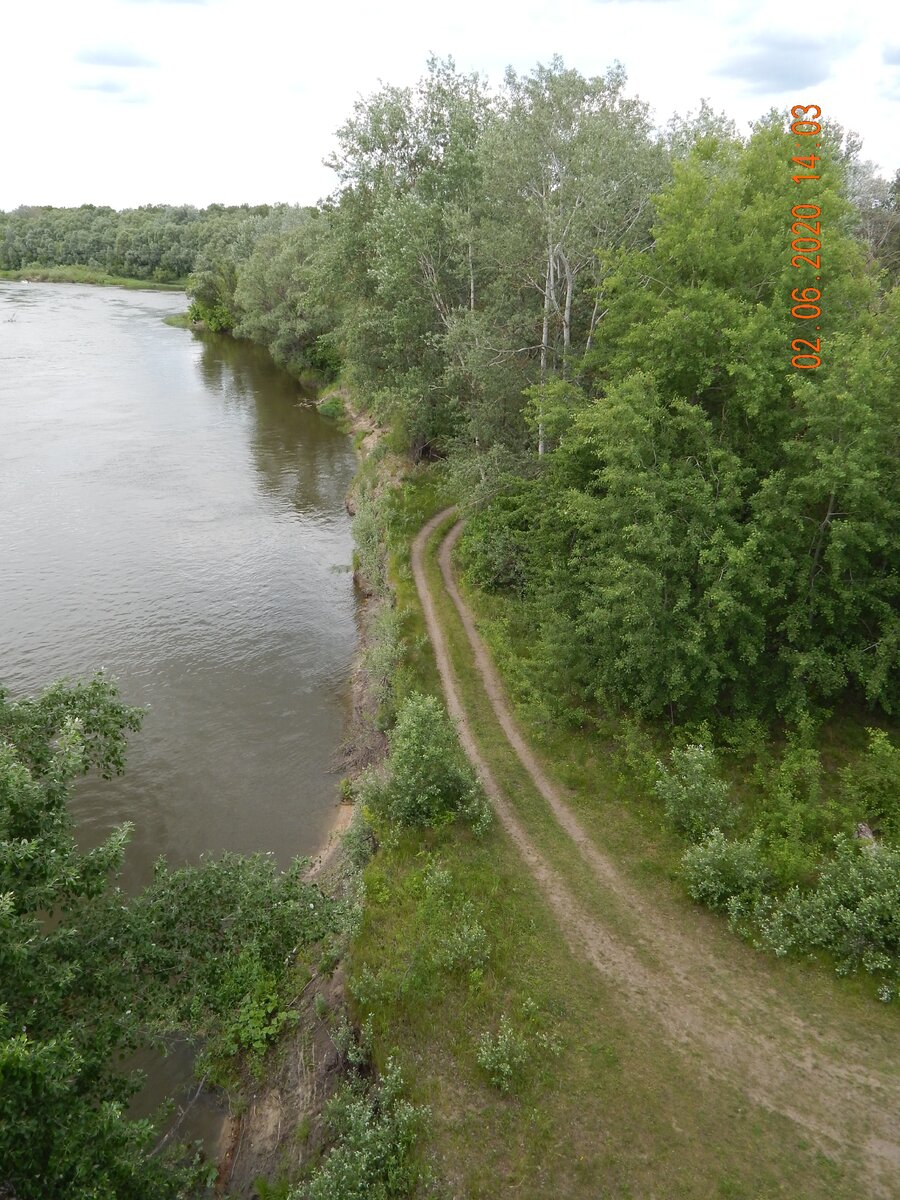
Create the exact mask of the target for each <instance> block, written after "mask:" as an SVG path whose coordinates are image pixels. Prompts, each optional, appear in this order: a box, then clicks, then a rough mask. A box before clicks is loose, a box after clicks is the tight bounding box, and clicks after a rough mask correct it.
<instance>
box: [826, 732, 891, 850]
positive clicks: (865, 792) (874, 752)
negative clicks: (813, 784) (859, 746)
mask: <svg viewBox="0 0 900 1200" xmlns="http://www.w3.org/2000/svg"><path fill="white" fill-rule="evenodd" d="M868 735H869V744H868V747H867V749H866V753H865V754H864V755H862V756H860V757H859V758H858V759H857V760H856V761H855V762H853V763H851V764H850V765H849V766H846V767H844V768H843V769H842V770H841V772H840V778H841V800H842V802H843V805H844V807H845V810H846V811H848V812H849V813H850V815H851V820H854V821H864V822H865V823H866V824H867V825H870V826H871V827H872V828H873V829H874V830H875V831H876V832H877V833H878V834H880V835H881V836H882V837H884V838H886V839H888V840H889V841H892V842H893V843H894V844H895V845H900V747H898V746H895V745H893V744H892V743H891V740H890V738H889V737H888V735H887V734H886V733H885V731H884V730H883V729H869V730H868Z"/></svg>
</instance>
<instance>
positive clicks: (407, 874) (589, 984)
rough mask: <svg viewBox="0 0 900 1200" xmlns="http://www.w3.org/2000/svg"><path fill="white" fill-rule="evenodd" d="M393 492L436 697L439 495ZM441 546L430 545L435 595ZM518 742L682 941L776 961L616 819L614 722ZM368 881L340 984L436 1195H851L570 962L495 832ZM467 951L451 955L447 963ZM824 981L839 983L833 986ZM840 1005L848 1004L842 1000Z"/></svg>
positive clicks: (456, 839)
mask: <svg viewBox="0 0 900 1200" xmlns="http://www.w3.org/2000/svg"><path fill="white" fill-rule="evenodd" d="M371 469H373V470H374V469H375V466H374V464H373V466H372V468H371ZM391 497H392V498H391V502H390V505H389V506H388V507H389V510H388V518H387V525H388V538H389V546H390V550H391V554H390V559H391V574H392V580H393V583H394V587H395V592H396V598H397V604H398V607H399V608H400V611H401V612H402V614H403V621H404V633H405V636H406V640H407V645H408V646H409V647H410V653H409V655H408V658H407V662H406V670H407V682H406V684H405V686H406V687H416V688H418V689H420V690H424V691H429V692H434V693H436V694H440V692H439V682H438V678H437V674H436V668H435V664H434V660H433V656H432V654H431V652H430V646H429V645H428V643H427V639H425V638H424V628H425V627H424V620H423V617H422V614H421V611H420V609H419V605H418V600H417V597H416V593H415V588H414V585H413V581H412V578H411V573H410V569H409V557H408V544H409V541H410V539H411V537H412V536H413V535H414V534H415V532H416V531H417V530H418V529H419V527H420V526H421V524H422V523H423V522H424V520H425V519H426V518H427V516H428V515H430V513H431V512H433V511H435V510H436V509H437V508H438V507H439V503H440V501H439V492H438V489H437V486H436V483H435V480H434V479H433V478H432V477H431V476H429V475H427V474H426V475H424V476H423V477H422V478H420V479H419V480H418V481H417V482H415V483H412V484H410V483H407V484H404V485H402V486H401V487H398V488H396V489H393V490H392V492H391ZM440 536H441V535H440V532H439V533H438V535H437V536H436V537H435V538H434V539H433V540H432V542H431V545H430V558H429V568H428V569H429V571H430V573H431V580H432V584H436V582H437V564H436V561H435V555H436V549H437V545H438V542H439V541H440ZM434 595H435V598H436V600H437V603H438V609H439V613H438V615H439V619H440V621H441V623H442V625H443V627H444V629H445V632H446V634H447V636H448V640H449V643H450V653H451V657H452V659H453V663H454V667H455V669H456V673H457V677H458V678H459V680H460V684H461V689H462V698H463V703H464V705H465V706H466V708H467V710H468V711H469V713H470V714H471V716H472V720H473V724H474V727H475V730H476V735H477V737H478V740H479V743H480V745H481V749H482V751H483V753H484V754H485V756H486V758H487V759H488V761H489V763H490V765H491V767H492V769H493V770H494V771H495V772H496V775H497V777H498V781H499V782H500V784H501V786H502V787H504V789H505V790H506V792H507V794H508V795H509V796H510V798H511V799H512V800H513V802H514V803H515V805H516V807H517V810H518V811H519V814H520V816H521V818H522V819H523V820H524V821H525V823H526V824H527V827H528V829H529V832H530V834H531V836H532V837H533V838H534V840H535V841H536V842H537V843H538V844H539V845H540V846H541V849H542V850H543V851H544V852H545V853H546V854H547V855H548V857H549V858H551V860H552V861H553V862H554V864H555V865H556V866H557V868H558V869H560V870H562V871H563V872H564V874H565V877H566V879H567V882H569V883H570V884H571V886H572V888H573V890H575V891H576V893H577V894H578V896H579V899H582V900H583V901H584V902H585V903H587V904H589V905H590V906H591V907H592V908H593V909H594V911H596V912H598V913H602V914H603V916H604V918H606V917H607V916H609V919H610V920H613V919H614V918H613V915H612V914H611V913H610V914H607V913H606V912H605V911H604V899H603V897H602V896H601V895H598V894H597V888H596V887H595V886H594V885H593V884H592V883H591V881H590V880H589V879H588V877H587V875H586V872H585V870H584V869H583V868H582V867H581V866H580V864H579V863H578V862H575V863H573V862H572V858H573V855H572V851H571V848H570V846H567V845H566V843H565V840H564V839H563V837H562V835H561V834H560V833H559V831H558V829H557V828H556V825H555V822H553V821H552V819H550V818H549V817H548V816H547V814H546V811H545V807H544V805H543V803H542V801H540V800H539V798H538V797H537V796H536V795H535V793H534V790H533V788H532V786H531V784H530V782H529V781H528V780H527V778H526V777H525V776H524V774H523V771H522V768H521V767H520V766H519V764H518V761H517V760H515V759H514V757H513V756H512V754H511V752H510V751H509V749H508V747H507V745H506V742H505V739H504V738H503V736H502V733H501V731H500V730H499V727H498V726H497V725H496V722H495V720H494V717H493V714H492V712H491V711H490V709H489V707H488V702H487V699H486V697H485V695H484V693H483V690H482V688H481V685H480V683H479V682H478V680H477V678H476V677H475V676H474V674H473V672H472V670H471V666H470V651H469V648H468V643H467V642H466V640H465V635H464V631H463V630H462V628H461V625H460V624H459V621H458V618H457V616H456V613H455V610H454V609H453V607H452V603H451V602H450V600H449V598H447V597H445V596H444V594H443V591H442V589H441V588H440V587H437V586H435V587H434ZM493 619H494V620H502V615H501V614H498V613H494V614H493ZM507 665H508V664H507ZM513 690H514V691H515V690H516V689H515V688H514V689H513ZM529 732H530V733H531V734H535V733H538V734H540V737H539V743H540V749H541V752H542V754H543V755H544V756H545V757H546V758H547V760H548V761H550V762H551V763H554V764H561V765H560V766H559V769H558V770H557V771H555V773H556V774H557V776H558V777H561V778H562V779H563V781H564V782H565V783H566V784H567V785H568V786H569V787H570V788H573V789H574V792H575V801H574V802H575V806H576V808H577V809H578V811H579V813H580V815H581V817H582V819H583V820H584V821H585V824H587V825H588V827H589V831H590V832H591V834H592V836H594V837H596V838H597V839H598V841H599V840H601V839H602V841H603V844H604V847H605V849H606V850H608V851H610V852H612V853H613V855H614V856H615V858H616V859H617V862H618V863H619V865H620V866H621V867H622V868H623V869H624V870H626V871H627V872H628V873H629V875H630V876H631V877H632V879H633V881H635V882H637V883H639V884H640V885H641V886H643V887H646V888H647V889H649V890H652V891H663V892H665V893H666V897H667V900H668V901H669V902H670V903H671V904H672V905H673V906H674V908H675V911H676V913H677V912H679V911H680V912H681V913H682V915H683V917H684V920H685V924H686V927H687V932H690V926H691V925H692V924H693V923H696V922H698V921H699V922H702V923H703V924H704V925H705V926H709V927H710V929H712V930H713V936H719V935H720V936H721V938H722V941H723V946H724V945H725V943H726V942H727V943H728V944H729V946H730V947H731V949H732V950H733V951H734V952H735V953H737V954H739V955H743V956H744V957H745V959H746V962H747V969H748V971H749V972H751V973H753V972H756V971H760V970H761V971H763V972H766V971H769V970H770V969H773V966H772V964H771V962H770V960H767V959H764V958H763V957H762V956H760V955H755V954H754V953H753V952H752V951H751V950H749V949H747V948H744V947H742V946H740V945H738V944H735V943H734V939H733V938H732V937H731V935H729V934H728V933H727V931H726V930H725V929H724V926H722V925H721V923H720V922H717V921H716V920H715V918H712V917H710V916H708V915H707V914H705V913H703V912H701V911H699V910H697V909H696V908H695V907H694V906H692V905H690V904H689V902H688V901H687V900H686V899H684V898H683V896H682V894H681V892H680V889H679V888H678V886H677V885H676V884H675V883H674V881H673V874H674V863H675V861H676V860H677V852H676V847H675V846H674V845H673V844H672V843H670V842H669V841H668V840H667V839H666V836H665V834H664V833H662V832H659V834H658V835H657V834H656V833H655V832H654V830H653V828H652V826H653V820H652V819H651V821H650V825H651V832H650V834H649V835H648V834H647V832H646V830H645V829H644V828H643V817H646V815H647V814H642V815H641V817H640V819H638V818H635V817H633V816H631V815H630V814H627V808H628V801H629V800H630V799H631V798H630V797H628V796H627V791H628V788H627V785H625V784H624V783H623V782H622V780H621V779H620V778H619V771H618V767H617V764H616V763H615V762H614V761H613V760H612V758H611V756H610V754H609V749H610V744H609V731H595V733H594V735H593V736H592V737H591V738H585V737H583V736H581V735H578V734H576V733H575V732H574V731H573V732H570V733H568V734H566V733H563V732H560V731H559V730H552V729H551V728H550V726H549V725H544V726H542V725H541V724H540V723H538V724H537V725H536V726H535V725H532V726H531V727H530V728H529ZM365 881H366V909H365V916H364V920H363V926H362V931H361V933H360V935H359V937H358V938H357V940H356V942H355V945H354V948H353V955H352V965H351V992H352V994H353V995H354V997H355V1007H356V1010H357V1015H358V1016H359V1018H360V1019H363V1018H365V1017H366V1015H367V1014H369V1013H371V1014H373V1021H374V1033H375V1039H374V1046H375V1056H376V1062H377V1063H378V1064H379V1065H383V1064H384V1063H385V1062H386V1061H387V1058H388V1056H389V1055H391V1054H393V1055H395V1056H396V1058H397V1060H398V1062H399V1063H400V1065H401V1067H402V1069H403V1074H404V1078H406V1079H407V1080H408V1081H409V1083H410V1088H411V1093H412V1099H413V1100H414V1102H416V1103H423V1102H424V1103H427V1104H429V1105H430V1107H431V1112H432V1118H431V1123H430V1127H429V1132H428V1133H427V1135H426V1137H425V1139H424V1142H423V1146H422V1153H423V1154H424V1155H425V1157H426V1158H427V1159H428V1160H429V1161H430V1162H431V1163H432V1164H433V1166H434V1168H435V1172H436V1175H437V1176H438V1177H439V1178H441V1179H442V1180H444V1181H445V1182H444V1187H445V1188H446V1191H445V1192H442V1191H441V1189H440V1188H439V1189H438V1192H439V1194H446V1195H447V1196H451V1195H452V1196H466V1197H502V1196H516V1197H523V1196H524V1197H530V1196H533V1197H539V1196H540V1197H551V1196H553V1197H555V1196H566V1197H574V1198H576V1200H577V1198H579V1197H584V1198H587V1197H591V1198H592V1200H593V1198H596V1197H598V1196H609V1197H623V1198H624V1197H635V1198H637V1197H647V1196H651V1195H656V1196H665V1197H666V1198H667V1200H669V1198H673V1200H674V1198H677V1197H684V1198H688V1197H690V1198H699V1197H734V1198H738V1197H746V1198H747V1200H751V1198H752V1200H764V1198H768V1197H776V1196H790V1197H792V1198H802V1197H808V1198H810V1200H812V1198H814V1197H825V1196H828V1197H851V1196H854V1197H855V1196H858V1195H859V1194H860V1193H859V1184H858V1181H855V1180H854V1179H853V1178H851V1177H850V1174H849V1173H848V1172H847V1171H846V1169H845V1167H844V1166H842V1165H841V1164H840V1163H838V1162H836V1161H832V1160H829V1159H826V1158H824V1157H823V1156H822V1155H821V1154H819V1153H818V1152H817V1151H815V1150H814V1149H813V1148H812V1147H811V1146H810V1145H809V1144H807V1143H805V1142H804V1140H803V1138H802V1137H801V1136H800V1135H799V1134H798V1132H797V1128H796V1127H795V1126H793V1125H792V1124H791V1123H790V1122H788V1121H786V1120H785V1119H783V1118H781V1117H779V1116H777V1115H774V1114H772V1113H771V1112H768V1111H767V1110H765V1109H763V1108H761V1107H757V1106H753V1105H748V1103H747V1100H746V1097H745V1096H743V1095H742V1094H740V1093H739V1092H738V1091H736V1090H733V1089H732V1088H731V1087H730V1086H728V1085H726V1084H724V1083H722V1082H716V1081H713V1080H711V1079H708V1078H706V1077H705V1076H704V1075H703V1073H702V1072H701V1071H698V1070H697V1069H695V1068H693V1067H692V1065H691V1064H690V1062H689V1061H688V1060H687V1059H686V1058H685V1056H683V1055H682V1054H680V1053H679V1052H677V1051H676V1050H675V1049H674V1048H673V1047H672V1046H670V1045H668V1044H667V1043H666V1041H665V1039H664V1038H663V1037H662V1035H661V1033H660V1032H659V1031H658V1030H655V1029H652V1028H648V1027H647V1025H646V1023H645V1022H643V1021H642V1019H641V1018H640V1017H639V1016H638V1015H637V1014H635V1013H633V1012H631V1011H629V1009H628V1006H627V1004H625V1003H624V1002H623V999H622V997H620V996H618V995H616V994H614V992H613V990H612V989H611V988H610V987H609V986H608V985H607V984H606V983H605V982H604V981H603V980H602V979H601V978H600V977H599V976H598V974H597V973H596V972H595V971H594V970H593V969H592V968H590V967H588V966H587V965H586V964H585V963H584V962H583V961H582V960H581V959H580V958H576V957H574V956H573V955H572V954H571V953H570V952H569V950H568V949H567V947H566V946H565V944H564V943H563V941H562V939H561V937H560V934H559V930H558V927H557V926H556V924H555V922H554V920H553V919H552V917H551V915H550V913H549V910H548V908H547V906H546V904H545V902H544V900H543V898H542V896H541V895H540V893H539V892H538V890H537V888H536V885H535V884H534V883H533V881H532V879H531V876H530V875H529V874H528V872H527V871H526V869H525V868H524V867H523V865H522V863H521V861H520V859H519V857H518V854H517V852H516V851H515V850H514V848H513V847H512V846H511V844H510V843H509V842H508V840H507V839H506V837H505V836H504V834H503V832H502V831H501V830H500V829H499V828H497V827H495V828H494V829H493V830H492V831H491V832H490V833H489V834H488V835H487V836H486V837H485V838H483V839H481V840H479V839H477V838H475V837H473V836H472V835H471V833H468V832H466V831H465V830H463V829H461V828H458V827H452V828H450V829H445V830H442V831H440V832H431V833H429V834H427V835H424V836H423V835H421V834H419V835H412V834H405V835H403V836H402V837H400V838H399V839H398V840H397V841H396V843H395V844H393V845H389V846H387V847H384V848H383V849H382V851H381V852H380V853H379V855H378V856H377V857H376V859H375V860H374V861H373V862H372V863H371V864H370V865H369V867H368V868H367V870H366V876H365ZM476 927H478V929H480V930H481V934H480V935H477V936H476V934H477V930H476ZM473 931H475V932H473ZM482 935H483V936H482ZM460 945H461V946H462V947H463V949H462V950H459V952H458V953H454V954H449V955H448V954H447V953H446V952H444V949H443V948H446V947H448V946H456V947H457V948H459V946H460ZM466 947H468V951H467V950H466ZM774 967H775V969H776V970H777V972H778V979H777V981H776V984H777V986H779V987H781V986H782V985H783V984H785V982H789V981H790V980H794V981H795V982H796V983H797V985H798V986H805V985H806V983H807V982H808V980H806V979H805V978H804V977H805V976H806V975H808V970H807V968H805V967H804V966H803V964H796V963H778V964H775V965H774ZM817 986H820V987H822V988H824V989H825V991H826V992H828V993H831V992H833V991H834V990H835V988H836V984H835V982H834V981H833V980H830V979H827V978H825V977H821V978H820V979H819V980H818V981H817ZM844 997H845V1002H846V1003H849V1004H852V1003H853V1002H854V998H853V996H852V991H851V992H846V991H845V993H844ZM504 1018H505V1019H506V1020H507V1021H508V1026H509V1029H510V1031H511V1034H510V1037H509V1038H508V1039H507V1049H506V1056H507V1058H508V1059H509V1063H508V1065H509V1067H510V1070H511V1072H512V1079H513V1083H512V1086H511V1088H510V1091H509V1093H508V1094H504V1093H503V1092H501V1091H500V1090H499V1089H498V1088H497V1087H496V1086H494V1085H493V1084H492V1083H491V1081H490V1078H489V1072H488V1070H487V1069H486V1067H485V1066H484V1065H482V1064H481V1063H480V1062H479V1046H480V1044H481V1039H482V1037H483V1035H484V1034H485V1033H492V1034H494V1035H496V1034H498V1032H500V1031H501V1029H502V1028H503V1026H502V1024H501V1023H502V1022H503V1020H504ZM496 1053H498V1054H500V1056H501V1057H502V1054H503V1051H502V1050H497V1051H496ZM482 1058H484V1055H483V1054H482Z"/></svg>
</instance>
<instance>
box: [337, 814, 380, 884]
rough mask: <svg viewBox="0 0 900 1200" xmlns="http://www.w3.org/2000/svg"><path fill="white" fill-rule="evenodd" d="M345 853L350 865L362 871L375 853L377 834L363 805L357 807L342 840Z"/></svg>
mask: <svg viewBox="0 0 900 1200" xmlns="http://www.w3.org/2000/svg"><path fill="white" fill-rule="evenodd" d="M341 845H342V846H343V848H344V853H345V854H346V855H347V858H348V859H349V861H350V865H351V866H352V867H353V869H354V870H356V871H361V870H362V869H363V867H364V866H365V865H366V863H367V862H368V861H369V859H370V858H371V857H372V855H373V854H374V853H375V845H376V843H375V832H374V830H373V829H372V826H371V825H370V824H369V822H368V820H367V819H366V814H365V813H364V812H363V808H362V805H357V806H356V808H355V809H354V810H353V816H352V818H351V819H350V824H349V826H348V827H347V830H346V832H345V833H344V836H343V837H342V838H341Z"/></svg>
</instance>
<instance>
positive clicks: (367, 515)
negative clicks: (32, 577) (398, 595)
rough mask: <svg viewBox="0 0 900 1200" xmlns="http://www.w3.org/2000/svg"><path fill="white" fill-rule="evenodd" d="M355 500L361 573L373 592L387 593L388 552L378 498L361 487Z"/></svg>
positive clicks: (356, 538) (358, 563)
mask: <svg viewBox="0 0 900 1200" xmlns="http://www.w3.org/2000/svg"><path fill="white" fill-rule="evenodd" d="M355 502H356V513H355V515H354V517H353V541H354V544H355V547H356V561H357V570H358V574H359V576H360V577H361V579H362V581H363V583H364V584H365V586H366V587H367V588H368V590H369V591H370V592H372V593H374V594H375V595H376V596H385V595H387V590H388V586H387V555H386V551H385V546H384V534H383V528H382V526H383V522H382V516H381V511H380V506H379V502H378V500H377V499H376V498H374V497H373V496H372V495H371V493H370V492H368V491H366V490H363V489H362V488H361V489H360V490H359V491H358V492H357V495H356V497H355Z"/></svg>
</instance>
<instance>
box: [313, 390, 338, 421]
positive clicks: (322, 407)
mask: <svg viewBox="0 0 900 1200" xmlns="http://www.w3.org/2000/svg"><path fill="white" fill-rule="evenodd" d="M316 407H317V408H318V410H319V416H320V417H326V418H327V419H328V420H329V421H338V420H340V419H341V418H342V417H343V415H344V402H343V400H342V399H341V398H340V396H339V395H338V394H337V393H336V392H335V393H333V394H332V395H330V396H327V397H326V398H325V399H324V400H323V401H322V402H321V403H320V404H318V405H317V406H316Z"/></svg>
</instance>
